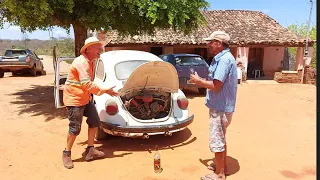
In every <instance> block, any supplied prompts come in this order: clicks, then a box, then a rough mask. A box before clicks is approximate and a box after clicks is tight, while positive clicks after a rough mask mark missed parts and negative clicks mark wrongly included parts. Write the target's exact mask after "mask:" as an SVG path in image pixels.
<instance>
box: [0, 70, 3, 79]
mask: <svg viewBox="0 0 320 180" xmlns="http://www.w3.org/2000/svg"><path fill="white" fill-rule="evenodd" d="M3 76H4V71H3V70H1V69H0V78H3Z"/></svg>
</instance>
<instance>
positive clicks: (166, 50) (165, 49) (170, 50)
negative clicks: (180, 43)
mask: <svg viewBox="0 0 320 180" xmlns="http://www.w3.org/2000/svg"><path fill="white" fill-rule="evenodd" d="M173 52H174V50H173V46H170V47H163V54H173Z"/></svg>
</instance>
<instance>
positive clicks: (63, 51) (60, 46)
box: [36, 38, 74, 57]
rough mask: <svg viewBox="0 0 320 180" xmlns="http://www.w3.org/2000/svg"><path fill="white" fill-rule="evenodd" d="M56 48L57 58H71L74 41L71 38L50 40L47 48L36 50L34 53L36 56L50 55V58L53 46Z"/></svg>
mask: <svg viewBox="0 0 320 180" xmlns="http://www.w3.org/2000/svg"><path fill="white" fill-rule="evenodd" d="M54 45H55V46H56V53H57V57H63V56H66V57H70V56H71V57H72V56H74V40H73V39H71V38H68V39H60V40H58V39H56V40H52V41H51V42H50V43H49V44H48V45H47V46H45V47H42V48H38V49H37V50H36V53H37V54H38V55H50V56H52V49H53V46H54Z"/></svg>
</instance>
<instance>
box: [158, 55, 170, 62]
mask: <svg viewBox="0 0 320 180" xmlns="http://www.w3.org/2000/svg"><path fill="white" fill-rule="evenodd" d="M159 57H160V58H161V59H162V60H163V61H165V62H168V56H167V55H161V56H159Z"/></svg>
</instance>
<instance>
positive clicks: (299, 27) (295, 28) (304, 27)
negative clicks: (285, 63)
mask: <svg viewBox="0 0 320 180" xmlns="http://www.w3.org/2000/svg"><path fill="white" fill-rule="evenodd" d="M288 29H289V30H291V31H292V32H294V33H296V34H297V35H298V36H299V37H301V38H306V37H307V32H308V24H307V23H303V24H298V23H296V24H291V25H289V26H288ZM309 38H310V39H312V40H316V39H317V26H316V25H313V26H312V27H311V29H310V30H309ZM313 48H314V53H313V57H312V62H311V65H312V67H316V63H317V61H316V60H317V59H316V57H317V51H316V49H317V43H314V45H313ZM289 52H290V54H292V55H293V56H294V57H296V54H297V48H289Z"/></svg>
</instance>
